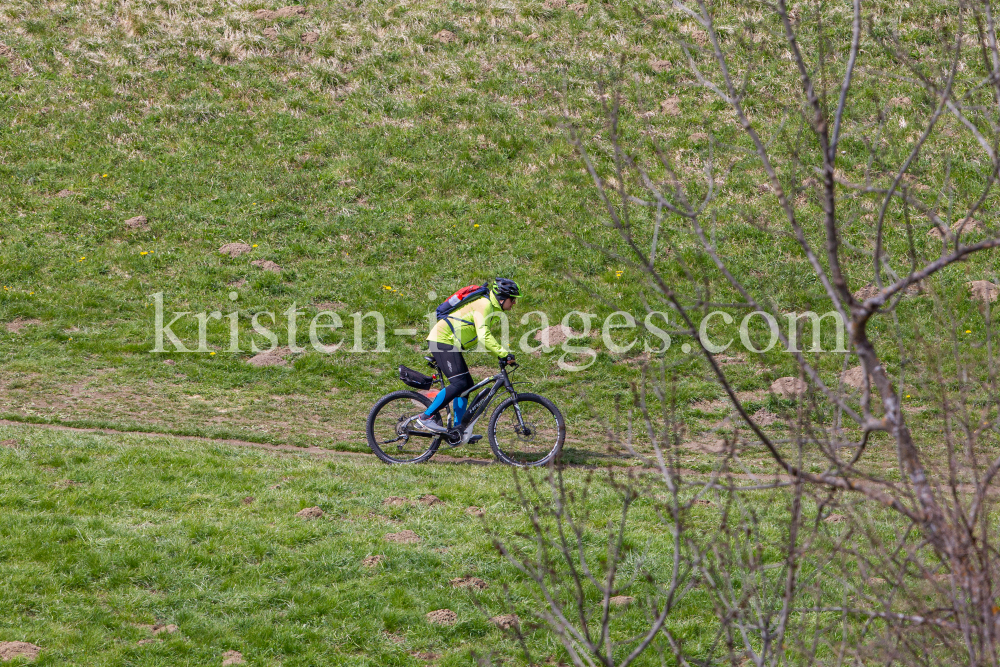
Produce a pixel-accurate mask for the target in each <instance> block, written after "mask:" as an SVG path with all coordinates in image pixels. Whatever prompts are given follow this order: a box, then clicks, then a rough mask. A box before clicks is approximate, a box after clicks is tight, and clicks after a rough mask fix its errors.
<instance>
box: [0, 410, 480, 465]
mask: <svg viewBox="0 0 1000 667" xmlns="http://www.w3.org/2000/svg"><path fill="white" fill-rule="evenodd" d="M0 426H13V427H15V428H25V429H31V428H43V429H49V430H51V431H70V432H74V433H96V434H98V435H140V436H145V437H149V438H173V439H175V440H189V441H192V442H203V443H206V444H222V445H233V446H235V447H252V448H254V449H264V450H267V451H272V452H282V453H290V454H309V455H310V456H315V457H318V458H326V457H344V458H354V459H366V460H371V461H372V462H375V461H377V459H376V458H375V455H374V454H367V453H364V452H344V451H339V450H335V449H323V448H322V447H297V446H295V445H271V444H267V443H264V442H250V441H249V440H233V439H229V438H205V437H201V436H197V435H174V434H172V433H156V432H149V431H119V430H116V429H113V428H81V427H78V426H63V425H61V424H32V423H28V422H19V421H13V420H10V419H0ZM430 462H431V463H448V464H459V463H464V464H469V465H491V464H492V463H494V461H491V460H484V459H473V458H468V457H455V456H448V455H447V454H441V453H438V454H435V455H434V458H433V459H431V461H430Z"/></svg>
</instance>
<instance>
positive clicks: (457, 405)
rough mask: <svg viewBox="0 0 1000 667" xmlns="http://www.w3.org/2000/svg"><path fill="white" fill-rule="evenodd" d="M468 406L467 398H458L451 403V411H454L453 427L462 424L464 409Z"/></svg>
mask: <svg viewBox="0 0 1000 667" xmlns="http://www.w3.org/2000/svg"><path fill="white" fill-rule="evenodd" d="M468 405H469V397H468V396H459V397H458V398H456V399H455V401H454V402H453V403H452V409H453V410H454V411H455V426H458V425H459V424H461V423H462V417H464V416H465V408H467V407H468Z"/></svg>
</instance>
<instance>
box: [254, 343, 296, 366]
mask: <svg viewBox="0 0 1000 667" xmlns="http://www.w3.org/2000/svg"><path fill="white" fill-rule="evenodd" d="M291 353H292V351H291V350H289V349H288V348H287V347H276V348H274V349H273V350H266V351H264V352H260V353H258V354H257V355H255V356H253V357H250V358H249V359H247V363H248V364H250V365H251V366H257V367H261V366H286V365H287V364H288V362H287V361H285V357H286V356H288V355H289V354H291Z"/></svg>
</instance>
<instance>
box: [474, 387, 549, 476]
mask: <svg viewBox="0 0 1000 667" xmlns="http://www.w3.org/2000/svg"><path fill="white" fill-rule="evenodd" d="M487 434H488V436H489V439H490V448H491V449H492V450H493V455H494V456H496V457H497V460H499V461H502V462H503V463H506V464H508V465H513V466H520V467H526V466H541V465H545V464H547V463H548V462H549V461H551V460H552V459H554V458H556V457H557V456H559V452H560V451H562V446H563V442H564V441H565V440H566V422H565V421H564V420H563V416H562V413H561V412H559V408H557V407H556V406H555V404H554V403H553V402H552V401H550V400H549V399H547V398H544V397H542V396H539V395H538V394H518V395H517V396H516V397H511V398H508V399H507V400H506V401H504V402H503V403H501V404H500V405H499V406H497V409H496V410H495V411H494V412H493V416H492V417H490V426H489V429H488V431H487Z"/></svg>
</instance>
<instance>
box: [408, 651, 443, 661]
mask: <svg viewBox="0 0 1000 667" xmlns="http://www.w3.org/2000/svg"><path fill="white" fill-rule="evenodd" d="M410 655H412V656H413V657H414V658H416V659H417V660H437V659H438V658H440V657H441V654H440V653H431V652H430V651H414V652H413V653H411V654H410Z"/></svg>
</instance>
